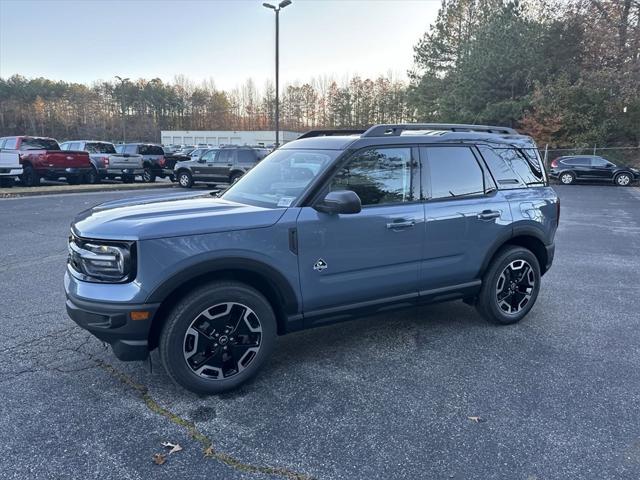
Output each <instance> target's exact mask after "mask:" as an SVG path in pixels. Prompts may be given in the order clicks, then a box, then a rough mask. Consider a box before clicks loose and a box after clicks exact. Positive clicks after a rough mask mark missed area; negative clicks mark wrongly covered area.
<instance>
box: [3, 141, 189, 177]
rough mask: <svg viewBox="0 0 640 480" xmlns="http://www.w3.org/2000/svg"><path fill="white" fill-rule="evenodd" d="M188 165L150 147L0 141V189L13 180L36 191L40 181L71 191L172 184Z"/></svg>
mask: <svg viewBox="0 0 640 480" xmlns="http://www.w3.org/2000/svg"><path fill="white" fill-rule="evenodd" d="M189 159H190V157H189V156H187V155H184V154H180V153H168V152H165V151H164V150H163V148H162V147H160V146H159V145H155V144H151V143H126V144H119V145H117V146H116V145H114V144H113V143H110V142H104V141H99V140H71V141H67V142H63V143H62V144H59V143H58V142H57V141H56V140H55V139H53V138H48V137H34V136H12V137H1V138H0V186H2V187H9V186H12V185H13V184H14V183H15V180H16V179H19V180H20V181H21V182H22V184H23V185H26V186H36V185H39V184H40V180H41V179H46V180H60V179H64V180H66V181H67V182H68V183H69V184H71V185H75V184H79V183H98V182H100V181H101V180H103V179H120V180H122V182H124V183H131V182H133V181H135V178H136V176H140V177H141V178H142V181H143V182H155V180H156V178H167V177H168V178H170V179H171V180H174V178H173V172H174V166H175V164H176V163H177V162H179V161H184V160H189Z"/></svg>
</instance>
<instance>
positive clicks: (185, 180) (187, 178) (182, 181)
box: [178, 170, 193, 188]
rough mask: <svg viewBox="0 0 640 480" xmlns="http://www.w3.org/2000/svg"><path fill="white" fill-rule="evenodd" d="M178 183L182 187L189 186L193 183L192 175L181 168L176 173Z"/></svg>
mask: <svg viewBox="0 0 640 480" xmlns="http://www.w3.org/2000/svg"><path fill="white" fill-rule="evenodd" d="M178 184H179V185H180V186H181V187H183V188H191V186H192V185H193V177H192V176H191V174H190V173H189V172H187V171H186V170H183V171H182V172H180V173H178Z"/></svg>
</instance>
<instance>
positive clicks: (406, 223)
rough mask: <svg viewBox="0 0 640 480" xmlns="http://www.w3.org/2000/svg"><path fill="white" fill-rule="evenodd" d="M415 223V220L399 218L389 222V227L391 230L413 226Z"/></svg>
mask: <svg viewBox="0 0 640 480" xmlns="http://www.w3.org/2000/svg"><path fill="white" fill-rule="evenodd" d="M415 224H416V222H415V220H405V219H404V218H399V219H397V220H394V221H393V222H391V223H387V228H388V229H389V230H400V229H401V228H411V227H413V226H414V225H415Z"/></svg>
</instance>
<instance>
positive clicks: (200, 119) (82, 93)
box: [0, 75, 409, 141]
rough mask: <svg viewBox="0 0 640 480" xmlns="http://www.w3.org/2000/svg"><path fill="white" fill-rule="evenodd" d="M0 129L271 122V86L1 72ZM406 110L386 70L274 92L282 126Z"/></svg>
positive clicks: (139, 133)
mask: <svg viewBox="0 0 640 480" xmlns="http://www.w3.org/2000/svg"><path fill="white" fill-rule="evenodd" d="M0 99H1V100H2V101H1V102H0V136H2V135H16V134H29V135H47V136H52V137H55V138H59V139H69V138H97V139H112V140H116V139H120V138H121V137H122V120H123V118H124V120H125V126H126V136H127V138H128V139H129V140H134V139H135V140H141V141H158V139H159V137H160V130H271V129H273V128H274V111H275V88H274V87H273V85H272V84H271V83H267V84H266V85H265V87H264V88H263V89H262V90H259V89H258V88H257V87H256V86H255V84H254V82H253V81H252V80H248V81H247V82H245V83H244V84H243V85H242V86H240V87H238V88H235V89H233V90H230V91H223V90H219V89H217V88H216V87H215V85H214V84H213V83H212V82H203V83H202V84H199V85H197V84H194V83H193V82H190V81H189V80H188V79H186V78H185V77H178V78H176V79H175V80H174V82H172V83H164V82H163V81H162V80H160V79H158V78H155V79H151V80H145V79H138V80H135V81H124V82H122V81H117V80H116V81H106V82H105V81H103V82H96V83H94V84H93V85H90V86H88V85H83V84H77V83H68V82H64V81H52V80H48V79H45V78H35V79H27V78H24V77H22V76H19V75H14V76H12V77H10V78H7V79H2V78H0ZM408 117H409V107H408V104H407V89H406V85H405V84H404V83H402V82H400V81H397V80H394V79H393V78H391V77H389V76H380V77H378V78H376V79H369V78H366V79H362V78H360V77H354V78H352V79H350V80H348V81H345V82H342V83H341V84H339V83H338V82H336V81H335V80H334V79H332V78H329V77H326V78H319V79H313V80H312V81H310V82H308V83H304V84H291V85H286V86H285V87H284V89H283V92H282V93H281V96H280V118H281V120H280V127H281V129H284V130H293V131H300V132H301V131H304V130H309V129H311V128H323V127H345V128H347V127H354V126H357V127H365V126H367V125H370V124H373V123H385V122H401V121H404V120H405V119H407V118H408Z"/></svg>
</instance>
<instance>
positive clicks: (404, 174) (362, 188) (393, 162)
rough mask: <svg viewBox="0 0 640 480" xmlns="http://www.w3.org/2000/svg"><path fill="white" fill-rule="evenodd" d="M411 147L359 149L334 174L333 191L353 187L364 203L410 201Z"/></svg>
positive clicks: (411, 189) (364, 204)
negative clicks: (360, 150) (361, 150)
mask: <svg viewBox="0 0 640 480" xmlns="http://www.w3.org/2000/svg"><path fill="white" fill-rule="evenodd" d="M412 168H413V162H412V160H411V148H406V147H405V148H378V149H372V150H366V151H364V152H360V153H357V154H356V156H355V157H354V158H352V159H351V160H350V161H349V163H348V164H347V165H346V166H344V167H343V168H342V169H341V170H340V171H339V172H338V173H337V174H336V176H335V177H334V178H333V180H332V182H331V186H330V188H331V191H335V190H352V191H354V192H356V193H357V194H358V196H359V197H360V200H361V201H362V205H363V206H366V205H381V204H387V203H399V202H410V201H412V200H414V193H413V190H414V189H413V186H412V175H411V173H412Z"/></svg>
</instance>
